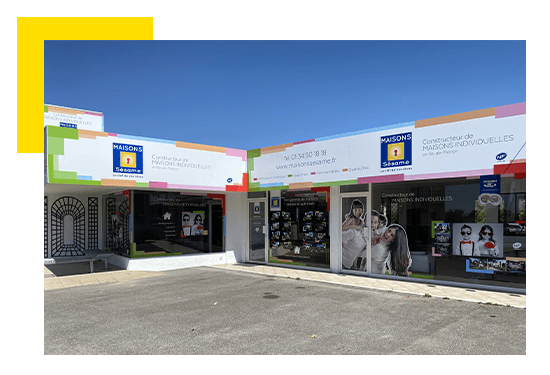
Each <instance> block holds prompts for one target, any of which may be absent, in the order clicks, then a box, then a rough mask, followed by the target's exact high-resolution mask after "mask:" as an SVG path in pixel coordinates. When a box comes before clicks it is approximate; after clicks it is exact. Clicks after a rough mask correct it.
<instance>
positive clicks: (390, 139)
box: [380, 132, 412, 168]
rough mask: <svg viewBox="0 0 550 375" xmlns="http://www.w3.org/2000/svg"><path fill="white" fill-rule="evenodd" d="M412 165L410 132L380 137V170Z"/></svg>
mask: <svg viewBox="0 0 550 375" xmlns="http://www.w3.org/2000/svg"><path fill="white" fill-rule="evenodd" d="M411 165H412V132H408V133H401V134H392V135H386V136H383V137H380V168H395V167H405V166H411Z"/></svg>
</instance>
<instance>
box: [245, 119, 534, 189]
mask: <svg viewBox="0 0 550 375" xmlns="http://www.w3.org/2000/svg"><path fill="white" fill-rule="evenodd" d="M525 142H526V115H525V114H519V115H514V116H509V117H499V118H497V117H495V116H486V117H480V118H471V119H466V120H461V121H455V122H450V123H442V124H432V125H430V126H423V127H416V123H415V122H410V123H404V124H398V125H392V126H387V127H384V128H372V129H367V130H365V131H364V132H362V133H360V132H356V133H353V134H350V135H346V134H343V135H341V136H339V137H338V136H333V137H325V138H320V139H313V140H309V141H307V142H296V143H292V144H286V145H281V146H279V147H269V148H266V149H259V150H254V151H255V152H258V151H259V152H258V154H259V155H257V156H255V157H254V158H253V162H251V163H249V166H250V169H249V170H248V175H249V181H250V186H249V190H250V191H255V190H257V189H262V188H265V189H280V188H281V187H283V186H289V187H291V185H292V184H301V185H298V186H297V187H303V186H305V185H306V184H307V185H309V186H313V187H315V186H324V185H325V184H332V185H338V184H344V185H349V184H354V183H357V184H362V183H370V182H390V181H404V180H415V179H430V178H451V177H468V176H482V175H490V174H493V173H494V168H495V166H497V167H498V166H500V165H502V164H508V163H510V161H511V157H514V156H515V159H516V161H517V160H526V147H524V146H525Z"/></svg>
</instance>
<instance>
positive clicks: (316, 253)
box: [268, 190, 330, 268]
mask: <svg viewBox="0 0 550 375" xmlns="http://www.w3.org/2000/svg"><path fill="white" fill-rule="evenodd" d="M268 217H269V243H270V246H269V257H268V262H269V263H281V264H289V265H295V266H307V267H316V268H329V267H330V238H329V205H328V202H327V193H326V192H314V191H285V190H284V191H282V193H281V204H280V209H279V210H270V211H269V213H268Z"/></svg>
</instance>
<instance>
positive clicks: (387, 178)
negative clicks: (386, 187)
mask: <svg viewBox="0 0 550 375" xmlns="http://www.w3.org/2000/svg"><path fill="white" fill-rule="evenodd" d="M404 176H405V175H404V174H389V175H384V176H374V177H359V178H358V179H357V183H358V184H368V183H372V184H374V183H377V182H394V181H403V180H404Z"/></svg>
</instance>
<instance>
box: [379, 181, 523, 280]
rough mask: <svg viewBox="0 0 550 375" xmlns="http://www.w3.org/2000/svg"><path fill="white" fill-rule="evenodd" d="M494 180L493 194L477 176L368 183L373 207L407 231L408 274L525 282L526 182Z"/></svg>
mask: <svg viewBox="0 0 550 375" xmlns="http://www.w3.org/2000/svg"><path fill="white" fill-rule="evenodd" d="M498 180H499V181H500V190H499V191H498V192H491V193H485V192H484V191H482V189H481V188H480V179H475V178H474V179H466V178H455V179H441V180H425V181H413V182H393V183H381V184H373V185H372V205H373V210H376V211H378V212H380V214H382V215H384V216H385V217H387V219H388V226H390V225H391V224H397V225H399V226H401V227H402V228H404V230H405V232H406V236H407V239H408V247H409V250H410V256H411V261H412V263H411V265H410V268H409V270H408V271H409V276H412V277H421V278H427V279H438V280H448V281H459V282H472V283H486V284H492V285H500V286H514V287H524V286H525V263H526V242H525V224H526V204H525V202H526V189H525V181H526V180H525V179H514V177H502V176H498ZM386 264H387V265H388V267H386V269H389V268H390V267H389V264H388V261H387V262H386ZM387 273H389V272H387Z"/></svg>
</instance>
